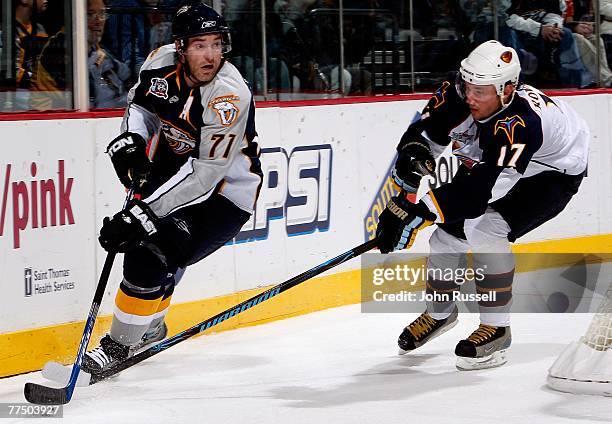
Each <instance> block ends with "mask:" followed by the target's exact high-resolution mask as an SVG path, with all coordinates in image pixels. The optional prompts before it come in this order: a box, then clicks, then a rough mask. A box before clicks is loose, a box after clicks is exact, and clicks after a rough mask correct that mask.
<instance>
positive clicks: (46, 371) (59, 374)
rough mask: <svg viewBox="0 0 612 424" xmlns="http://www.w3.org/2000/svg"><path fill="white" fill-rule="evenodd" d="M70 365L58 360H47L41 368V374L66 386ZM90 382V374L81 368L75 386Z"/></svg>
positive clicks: (83, 385)
mask: <svg viewBox="0 0 612 424" xmlns="http://www.w3.org/2000/svg"><path fill="white" fill-rule="evenodd" d="M71 373H72V367H69V366H66V365H62V364H60V363H59V362H55V361H49V362H47V363H46V364H45V366H44V367H43V369H42V372H41V374H42V376H43V377H44V378H46V379H47V380H51V381H55V382H56V383H59V384H63V385H64V386H67V385H68V383H69V381H70V375H71ZM90 384H93V383H91V374H89V373H87V372H85V371H83V370H81V371H80V372H79V377H78V378H77V383H76V386H77V387H85V386H89V385H90Z"/></svg>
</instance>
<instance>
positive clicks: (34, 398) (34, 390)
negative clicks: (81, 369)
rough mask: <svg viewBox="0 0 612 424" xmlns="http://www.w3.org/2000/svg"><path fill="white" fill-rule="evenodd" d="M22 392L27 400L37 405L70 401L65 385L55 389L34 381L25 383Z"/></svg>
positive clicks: (59, 403)
mask: <svg viewBox="0 0 612 424" xmlns="http://www.w3.org/2000/svg"><path fill="white" fill-rule="evenodd" d="M23 394H24V395H25V398H26V400H27V401H28V402H30V403H35V404H37V405H65V404H67V403H68V402H70V399H69V397H68V390H67V388H66V387H62V388H60V389H56V388H53V387H47V386H41V385H40V384H36V383H26V384H25V387H24V388H23Z"/></svg>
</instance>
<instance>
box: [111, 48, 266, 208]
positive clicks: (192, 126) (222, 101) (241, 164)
mask: <svg viewBox="0 0 612 424" xmlns="http://www.w3.org/2000/svg"><path fill="white" fill-rule="evenodd" d="M121 130H122V131H131V132H136V133H138V134H140V135H142V136H143V137H144V138H145V140H150V147H149V157H150V159H151V161H152V163H153V171H152V186H150V187H149V193H147V194H148V196H147V197H146V198H145V199H143V200H144V201H145V202H146V203H148V204H149V206H150V207H151V209H152V210H153V212H155V214H156V215H157V216H159V217H164V216H166V215H168V214H170V213H172V212H174V211H176V210H178V209H180V208H183V207H185V206H189V205H193V204H196V203H200V202H203V201H204V200H206V199H208V198H209V197H210V196H211V195H212V194H213V193H219V194H221V195H223V196H225V197H226V198H228V199H229V200H230V201H231V202H233V203H234V204H235V205H236V206H238V207H239V208H241V209H243V210H245V211H247V212H250V213H252V211H253V208H254V204H255V201H256V200H257V196H258V193H259V188H260V186H261V182H262V173H261V167H260V163H259V147H258V145H257V132H256V130H255V104H254V101H253V95H252V93H251V91H250V89H249V87H248V86H247V84H246V82H245V81H244V79H243V78H242V76H241V75H240V72H238V70H237V69H236V68H235V67H234V66H233V65H232V64H231V63H229V62H227V61H224V62H222V64H221V67H220V69H219V72H218V73H217V75H216V76H215V77H214V78H213V80H211V81H210V82H209V83H206V84H204V85H202V86H198V87H192V88H190V87H188V86H187V84H186V82H185V80H184V79H183V76H182V70H181V65H180V63H178V61H177V55H176V50H175V47H174V45H173V44H172V45H170V44H169V45H166V46H162V47H160V48H159V49H157V50H155V51H153V52H152V53H151V54H150V55H149V57H148V58H147V60H146V62H145V63H144V64H143V66H142V68H141V70H140V75H139V79H138V83H137V84H136V85H135V86H134V87H133V88H132V89H131V90H130V93H129V96H128V107H127V109H126V111H125V115H124V119H123V123H122V127H121Z"/></svg>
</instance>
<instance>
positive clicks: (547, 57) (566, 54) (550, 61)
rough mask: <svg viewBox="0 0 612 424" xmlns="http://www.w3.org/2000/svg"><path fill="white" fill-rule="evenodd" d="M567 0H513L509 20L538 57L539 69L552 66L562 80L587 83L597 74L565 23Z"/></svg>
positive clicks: (574, 84) (522, 43)
mask: <svg viewBox="0 0 612 424" xmlns="http://www.w3.org/2000/svg"><path fill="white" fill-rule="evenodd" d="M565 8H566V4H565V0H534V1H522V0H513V1H512V4H511V6H510V8H509V9H508V10H507V11H506V13H507V14H508V19H507V20H506V24H507V25H508V26H509V27H510V28H512V29H514V30H515V31H516V34H517V35H518V39H519V41H520V44H519V45H517V43H513V45H512V47H514V48H515V50H516V49H517V47H518V49H520V48H523V47H524V48H525V50H527V51H530V52H532V53H534V54H535V55H536V56H537V57H538V62H539V69H538V70H539V71H540V72H541V71H542V67H543V65H544V66H548V67H549V71H550V72H551V73H554V74H557V77H558V78H559V80H560V82H561V83H562V84H565V85H568V86H571V87H587V86H590V85H592V84H593V82H594V80H593V76H592V75H591V74H590V73H589V72H588V71H587V70H586V69H585V67H584V64H583V63H582V60H580V54H579V53H578V48H577V47H576V43H575V41H574V37H573V35H572V32H571V31H570V30H569V29H568V28H565V27H564V26H563V17H562V15H563V12H564V11H565Z"/></svg>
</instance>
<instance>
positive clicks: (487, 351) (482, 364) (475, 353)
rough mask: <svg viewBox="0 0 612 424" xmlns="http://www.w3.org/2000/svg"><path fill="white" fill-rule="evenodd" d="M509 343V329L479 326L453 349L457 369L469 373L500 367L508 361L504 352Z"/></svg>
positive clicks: (510, 338) (510, 336)
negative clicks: (470, 371)
mask: <svg viewBox="0 0 612 424" xmlns="http://www.w3.org/2000/svg"><path fill="white" fill-rule="evenodd" d="M511 343H512V335H511V334H510V327H494V326H492V325H485V324H480V325H479V326H478V328H477V329H476V330H475V331H474V332H473V333H472V334H471V335H470V336H469V337H468V338H467V339H465V340H461V341H460V342H459V343H458V344H457V347H455V355H457V369H459V370H461V371H469V370H480V369H485V368H494V367H499V366H502V365H504V364H505V363H506V362H507V361H508V359H507V358H506V351H507V349H508V348H509V347H510V344H511Z"/></svg>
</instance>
